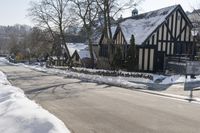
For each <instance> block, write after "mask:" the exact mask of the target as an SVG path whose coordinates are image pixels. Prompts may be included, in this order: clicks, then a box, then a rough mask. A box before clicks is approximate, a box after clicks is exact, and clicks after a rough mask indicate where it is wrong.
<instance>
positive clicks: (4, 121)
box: [0, 60, 70, 133]
mask: <svg viewBox="0 0 200 133" xmlns="http://www.w3.org/2000/svg"><path fill="white" fill-rule="evenodd" d="M1 61H2V60H1ZM4 61H6V60H4ZM0 133H70V131H69V130H68V129H67V128H66V127H65V125H64V123H63V122H62V121H60V120H59V119H58V118H56V117H55V116H54V115H52V114H51V113H49V112H48V111H46V110H44V109H43V108H42V107H41V106H39V105H38V104H36V103H35V102H34V101H31V100H29V99H28V98H27V97H26V96H25V94H24V92H23V91H22V90H21V89H19V88H17V87H14V86H12V85H11V84H10V83H9V81H8V80H7V78H6V75H4V74H3V73H2V72H1V71H0Z"/></svg>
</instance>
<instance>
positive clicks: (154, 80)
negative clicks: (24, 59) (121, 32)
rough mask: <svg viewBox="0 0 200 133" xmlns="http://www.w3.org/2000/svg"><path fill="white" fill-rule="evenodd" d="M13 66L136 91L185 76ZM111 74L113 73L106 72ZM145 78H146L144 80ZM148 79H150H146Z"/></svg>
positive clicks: (176, 80)
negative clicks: (100, 73)
mask: <svg viewBox="0 0 200 133" xmlns="http://www.w3.org/2000/svg"><path fill="white" fill-rule="evenodd" d="M1 61H2V62H8V61H7V60H6V59H5V58H4V59H3V58H0V62H1ZM13 65H21V66H24V67H28V68H31V69H34V70H38V71H43V72H47V73H52V74H64V75H65V76H67V77H72V78H79V79H83V80H87V81H93V82H97V83H105V84H110V85H116V86H122V87H129V88H132V87H133V88H137V89H147V88H148V85H147V84H159V85H167V84H177V83H184V82H185V75H171V76H165V75H158V74H151V73H138V74H143V75H144V76H143V77H133V76H102V75H99V74H97V73H99V72H104V73H105V72H107V71H108V70H100V69H87V68H75V69H76V70H78V71H89V73H92V74H85V73H82V72H74V71H71V70H61V69H56V68H46V67H41V66H39V65H25V64H22V63H21V64H20V63H19V64H13ZM108 72H109V73H112V72H113V71H108ZM119 73H121V74H122V75H123V74H124V75H126V74H130V75H134V74H135V75H137V73H134V72H125V71H119ZM145 77H146V78H145ZM148 77H150V78H148ZM195 81H200V75H199V76H196V79H191V78H190V76H188V79H187V82H195Z"/></svg>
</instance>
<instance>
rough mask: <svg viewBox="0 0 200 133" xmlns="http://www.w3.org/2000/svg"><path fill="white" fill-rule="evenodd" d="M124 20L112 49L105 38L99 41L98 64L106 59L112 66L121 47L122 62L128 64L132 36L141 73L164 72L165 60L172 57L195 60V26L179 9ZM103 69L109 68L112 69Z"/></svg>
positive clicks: (114, 35)
mask: <svg viewBox="0 0 200 133" xmlns="http://www.w3.org/2000/svg"><path fill="white" fill-rule="evenodd" d="M137 13H138V12H136V10H135V9H134V11H133V12H132V16H131V17H128V18H125V19H123V20H121V21H120V22H119V23H118V25H117V27H116V30H115V31H113V33H114V34H113V48H111V49H109V46H108V45H109V44H106V43H105V42H107V41H104V40H105V38H104V36H103V35H102V37H101V39H100V41H99V55H98V56H97V57H99V58H98V60H99V59H100V60H102V58H103V59H104V61H105V62H106V61H107V63H105V62H104V63H102V62H100V63H98V64H107V65H108V64H109V58H110V53H112V52H113V51H115V49H116V47H120V48H121V51H122V55H123V60H124V61H125V60H126V55H127V50H128V48H129V46H130V39H131V36H132V35H134V37H135V43H136V47H137V57H138V64H137V65H138V71H144V72H163V71H164V70H165V69H166V60H167V59H168V58H170V57H187V58H188V59H189V58H192V57H193V56H194V54H195V53H194V46H195V45H194V40H193V36H192V34H191V31H192V23H191V21H190V20H189V18H188V17H187V15H186V14H185V12H184V11H183V9H182V7H181V6H180V5H174V6H170V7H166V8H162V9H159V10H155V11H151V12H147V13H143V14H137ZM107 65H105V66H100V67H101V68H107V67H109V66H107Z"/></svg>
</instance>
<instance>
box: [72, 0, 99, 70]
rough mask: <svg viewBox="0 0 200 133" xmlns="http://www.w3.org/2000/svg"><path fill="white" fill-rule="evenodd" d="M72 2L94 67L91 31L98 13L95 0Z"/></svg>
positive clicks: (73, 0)
mask: <svg viewBox="0 0 200 133" xmlns="http://www.w3.org/2000/svg"><path fill="white" fill-rule="evenodd" d="M72 3H73V12H74V13H75V14H76V15H77V16H78V17H79V19H80V20H81V22H82V23H83V27H84V28H85V31H86V34H87V41H88V45H89V51H90V56H91V61H92V66H93V67H94V54H93V47H92V45H93V44H92V34H93V33H92V32H93V27H94V21H95V19H96V18H97V15H98V6H97V4H96V1H95V0H72Z"/></svg>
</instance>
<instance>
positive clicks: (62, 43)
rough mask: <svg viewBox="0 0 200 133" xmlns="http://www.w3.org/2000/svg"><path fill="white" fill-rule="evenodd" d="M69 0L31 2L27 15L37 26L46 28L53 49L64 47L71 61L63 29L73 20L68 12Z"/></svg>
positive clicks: (59, 50) (59, 51) (59, 49)
mask: <svg viewBox="0 0 200 133" xmlns="http://www.w3.org/2000/svg"><path fill="white" fill-rule="evenodd" d="M68 2H69V0H40V1H39V2H31V7H30V8H29V16H31V17H32V19H33V21H34V22H36V23H37V25H38V26H40V27H43V28H45V29H48V31H49V33H50V34H51V36H52V40H53V41H54V45H53V48H52V49H53V50H54V49H55V48H57V49H58V53H61V51H62V50H61V49H62V48H63V47H64V48H65V52H66V55H67V58H68V63H70V62H71V57H70V53H69V50H68V47H67V46H66V38H65V31H66V28H67V27H68V26H70V25H71V24H72V22H73V18H72V15H70V14H68ZM59 56H60V55H59Z"/></svg>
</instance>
